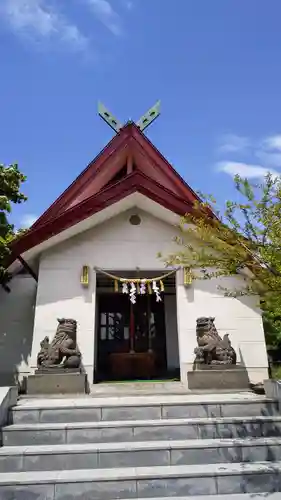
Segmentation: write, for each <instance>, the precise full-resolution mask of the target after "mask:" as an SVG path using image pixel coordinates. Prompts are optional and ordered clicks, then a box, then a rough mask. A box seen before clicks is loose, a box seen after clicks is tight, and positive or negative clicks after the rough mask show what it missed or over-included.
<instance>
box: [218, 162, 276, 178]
mask: <svg viewBox="0 0 281 500" xmlns="http://www.w3.org/2000/svg"><path fill="white" fill-rule="evenodd" d="M217 170H218V171H219V172H225V173H226V174H229V175H231V176H235V175H236V174H238V175H240V176H241V177H247V178H248V179H250V178H261V177H264V176H265V175H266V174H267V173H268V172H270V173H271V174H272V175H273V176H276V177H277V176H278V175H279V173H278V172H276V170H272V169H268V168H264V167H262V166H261V165H252V164H250V163H242V162H233V161H222V162H219V163H217Z"/></svg>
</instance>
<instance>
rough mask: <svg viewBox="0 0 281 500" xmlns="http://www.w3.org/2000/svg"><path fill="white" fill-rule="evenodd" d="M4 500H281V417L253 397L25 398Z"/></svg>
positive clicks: (5, 449) (0, 469)
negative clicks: (226, 499)
mask: <svg viewBox="0 0 281 500" xmlns="http://www.w3.org/2000/svg"><path fill="white" fill-rule="evenodd" d="M10 422H11V423H10V425H9V426H7V427H5V428H4V429H3V430H2V441H3V443H2V444H3V446H2V448H0V500H116V499H123V500H125V499H131V498H139V499H142V498H143V499H150V500H152V499H156V498H157V499H158V500H159V498H162V499H164V498H165V499H166V500H173V499H175V498H180V499H181V500H183V499H186V500H192V499H194V498H196V499H197V500H215V499H216V500H219V499H221V500H222V499H225V498H228V499H229V500H248V499H250V498H251V499H255V498H256V499H257V500H260V499H261V498H266V499H267V500H277V499H278V500H280V498H281V493H278V492H281V416H280V414H279V412H278V405H277V403H276V402H275V401H273V400H269V399H266V398H265V397H263V396H256V395H254V394H251V393H239V394H234V393H232V394H220V395H212V394H209V395H206V394H205V395H204V396H203V395H194V394H174V395H171V394H158V395H155V394H154V395H146V396H142V395H138V396H131V397H128V396H127V397H126V396H124V395H122V396H118V397H113V396H106V397H105V396H103V397H100V396H96V397H84V398H75V399H70V398H60V399H39V398H37V399H36V398H34V399H22V400H19V402H18V405H17V406H16V407H14V408H13V409H12V411H11V415H10Z"/></svg>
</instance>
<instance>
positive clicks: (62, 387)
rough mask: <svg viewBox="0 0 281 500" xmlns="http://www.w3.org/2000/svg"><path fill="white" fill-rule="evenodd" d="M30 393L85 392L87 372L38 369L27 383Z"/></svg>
mask: <svg viewBox="0 0 281 500" xmlns="http://www.w3.org/2000/svg"><path fill="white" fill-rule="evenodd" d="M26 392H27V394H29V395H36V394H42V395H45V394H46V395H52V394H85V392H86V374H84V373H80V372H77V370H64V371H63V372H62V371H61V370H54V371H50V370H49V371H48V370H37V371H36V372H35V375H30V376H29V377H28V379H27V383H26Z"/></svg>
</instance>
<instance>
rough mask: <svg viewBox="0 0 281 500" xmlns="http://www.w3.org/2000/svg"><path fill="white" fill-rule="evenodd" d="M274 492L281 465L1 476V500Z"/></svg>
mask: <svg viewBox="0 0 281 500" xmlns="http://www.w3.org/2000/svg"><path fill="white" fill-rule="evenodd" d="M265 488H266V490H267V491H268V492H270V493H274V492H279V491H280V490H281V463H280V462H276V463H275V464H269V463H265V462H256V463H250V464H245V463H243V464H241V463H239V464H237V463H231V464H221V463H220V464H208V465H206V464H204V465H177V466H164V467H136V468H134V467H133V468H129V467H128V468H125V469H124V468H115V469H92V470H70V471H67V470H64V471H60V472H46V471H43V472H42V471H40V472H13V473H2V474H0V498H1V500H2V499H3V500H6V499H11V498H12V499H13V500H31V499H33V498H34V499H35V498H36V499H37V498H40V500H77V499H83V500H105V499H111V500H116V499H120V498H123V499H124V500H127V499H128V498H153V497H155V496H156V497H158V498H159V497H164V498H167V497H173V496H176V497H177V498H178V497H181V496H182V497H183V496H192V495H194V496H196V495H198V496H200V495H216V494H221V495H227V496H228V494H230V493H255V494H257V493H262V492H264V489H265Z"/></svg>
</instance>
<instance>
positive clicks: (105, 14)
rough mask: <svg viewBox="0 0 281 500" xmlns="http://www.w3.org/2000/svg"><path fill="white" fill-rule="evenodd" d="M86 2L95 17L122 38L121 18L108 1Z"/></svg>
mask: <svg viewBox="0 0 281 500" xmlns="http://www.w3.org/2000/svg"><path fill="white" fill-rule="evenodd" d="M86 2H87V4H88V5H89V6H90V7H91V10H92V11H93V13H94V14H95V16H96V17H97V18H98V19H99V20H100V21H101V22H102V23H103V24H104V26H106V27H107V28H108V29H109V30H110V31H111V32H112V33H113V34H114V35H116V36H120V35H121V34H122V27H121V18H120V16H119V14H118V12H116V10H114V8H113V7H112V5H111V3H110V2H109V1H108V0H86ZM129 4H130V2H129Z"/></svg>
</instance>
